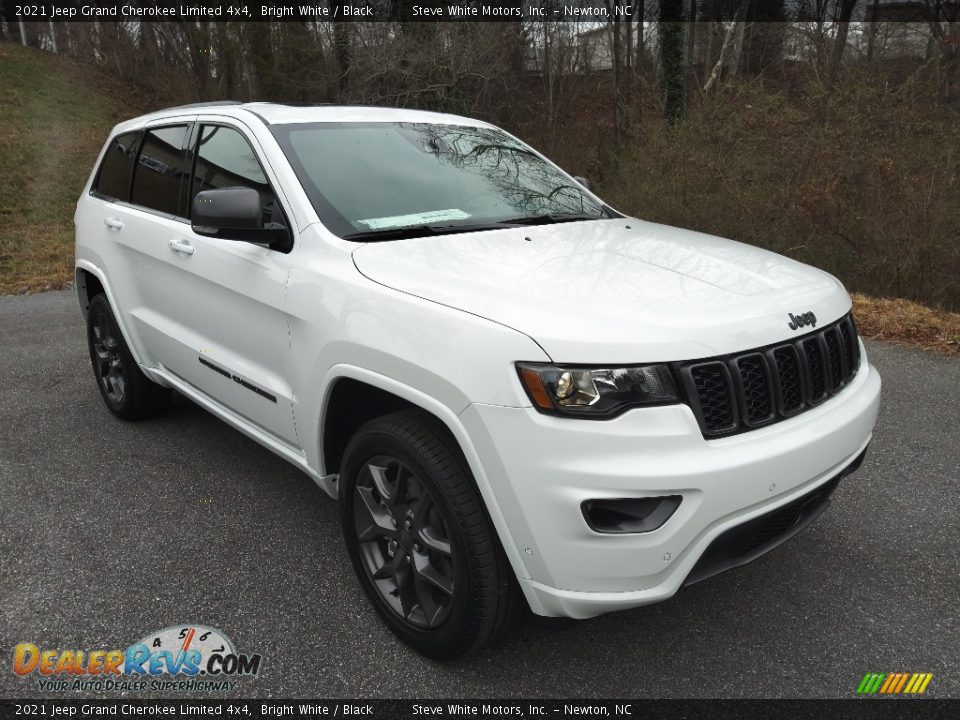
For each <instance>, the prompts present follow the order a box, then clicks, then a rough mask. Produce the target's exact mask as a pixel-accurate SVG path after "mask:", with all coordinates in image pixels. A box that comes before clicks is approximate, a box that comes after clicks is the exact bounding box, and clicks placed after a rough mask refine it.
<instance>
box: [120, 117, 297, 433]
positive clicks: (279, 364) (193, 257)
mask: <svg viewBox="0 0 960 720" xmlns="http://www.w3.org/2000/svg"><path fill="white" fill-rule="evenodd" d="M254 142H255V141H254V139H253V136H252V134H250V133H249V131H248V130H247V129H246V127H245V126H243V125H242V124H241V123H239V122H236V121H229V120H217V121H213V120H209V121H203V120H201V121H199V122H198V123H197V125H196V126H195V127H194V128H193V130H192V132H191V135H190V140H189V152H188V153H187V156H188V162H189V165H190V170H191V173H190V176H189V178H188V180H189V184H188V185H187V186H186V187H185V190H184V192H183V195H182V198H183V199H182V202H183V209H182V212H183V215H184V216H185V217H184V221H183V222H178V223H176V224H175V225H171V226H170V227H169V228H166V230H167V231H168V232H167V235H166V236H165V238H164V240H165V243H164V249H163V253H162V255H163V262H164V266H165V267H164V269H163V271H162V273H161V274H162V277H163V281H162V282H161V283H158V284H155V287H157V289H158V291H159V293H160V295H161V297H152V298H151V306H152V307H153V308H156V309H157V312H158V313H159V314H160V316H161V317H160V318H159V323H158V324H162V326H163V329H162V333H163V334H165V335H166V336H167V339H166V340H165V341H162V345H163V347H164V350H163V357H162V358H161V362H162V363H163V365H164V366H165V367H166V368H167V369H168V370H169V371H170V372H172V373H174V374H176V375H177V376H178V377H180V378H181V379H182V380H184V381H185V382H187V383H189V384H190V385H192V386H193V387H195V388H196V389H198V390H200V391H201V392H203V393H204V394H206V395H208V396H209V397H210V398H212V399H213V400H215V401H217V402H218V403H220V404H221V405H223V406H225V407H227V408H229V409H230V410H232V411H233V412H235V413H237V414H239V415H241V416H243V417H244V418H246V419H247V420H248V421H250V422H252V423H254V424H255V425H257V426H259V427H260V428H261V429H263V430H265V431H267V432H268V433H270V434H271V435H273V436H274V437H275V438H277V439H279V440H281V441H283V442H284V443H285V444H287V445H289V446H291V447H294V448H299V446H300V445H299V441H298V438H297V436H296V428H295V424H294V420H293V402H294V398H293V393H292V390H291V387H290V337H289V330H288V317H287V314H286V313H285V311H284V296H285V290H286V283H287V277H288V276H289V274H290V268H291V260H290V257H291V256H290V254H288V253H284V252H280V251H278V250H274V249H271V248H269V247H264V246H260V245H254V244H251V243H247V242H238V241H232V240H222V239H217V238H209V237H205V236H203V235H198V234H196V233H194V232H193V231H192V229H191V227H190V224H189V221H188V219H187V217H188V216H189V212H190V210H189V208H190V206H191V205H192V201H193V197H194V196H195V195H196V194H197V193H198V192H200V191H201V190H209V189H213V188H220V187H231V186H247V187H252V188H254V189H256V190H257V192H258V193H259V194H260V199H261V204H262V207H263V214H264V222H265V223H274V224H282V225H284V226H285V227H287V228H288V229H289V230H290V231H291V232H292V228H290V225H289V222H288V221H287V218H288V217H290V215H289V212H287V211H285V210H284V208H283V202H282V198H281V197H279V196H278V194H277V192H276V190H275V187H276V184H275V181H273V180H272V179H271V178H270V177H269V175H268V172H269V166H268V165H267V164H266V163H265V162H264V161H263V160H262V155H261V152H260V148H259V146H257V147H256V149H255V146H254ZM133 195H134V197H136V196H137V181H136V179H135V180H134V189H133Z"/></svg>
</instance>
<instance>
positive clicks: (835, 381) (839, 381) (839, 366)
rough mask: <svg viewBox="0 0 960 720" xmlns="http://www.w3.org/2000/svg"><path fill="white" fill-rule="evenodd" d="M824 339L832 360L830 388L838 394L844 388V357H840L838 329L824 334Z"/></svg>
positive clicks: (828, 355)
mask: <svg viewBox="0 0 960 720" xmlns="http://www.w3.org/2000/svg"><path fill="white" fill-rule="evenodd" d="M823 339H824V340H825V341H826V343H827V357H829V358H830V388H831V390H833V392H836V391H837V390H839V389H840V388H841V387H843V356H842V355H840V343H838V342H837V333H836V328H830V329H829V330H828V331H827V332H824V333H823Z"/></svg>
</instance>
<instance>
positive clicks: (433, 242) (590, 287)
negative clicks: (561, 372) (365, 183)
mask: <svg viewBox="0 0 960 720" xmlns="http://www.w3.org/2000/svg"><path fill="white" fill-rule="evenodd" d="M353 258H354V263H355V264H356V266H357V269H358V270H359V271H360V272H361V273H362V274H363V275H365V276H366V277H368V278H369V279H371V280H373V281H375V282H378V283H380V284H382V285H386V286H388V287H391V288H394V289H396V290H400V291H402V292H406V293H411V294H413V295H417V296H419V297H422V298H425V299H427V300H432V301H434V302H437V303H442V304H443V305H448V306H450V307H454V308H458V309H460V310H464V311H466V312H469V313H472V314H474V315H479V316H481V317H484V318H488V319H490V320H493V321H495V322H498V323H501V324H503V325H507V326H509V327H511V328H514V329H515V330H518V331H520V332H522V333H525V334H526V335H528V336H530V337H531V338H532V339H533V340H535V341H536V342H537V343H539V344H540V345H541V347H543V349H544V350H545V351H546V352H547V354H548V355H549V356H550V357H551V358H552V359H553V360H554V362H559V363H584V364H610V363H643V362H654V361H667V360H692V359H696V358H703V357H710V356H713V355H722V354H725V353H729V352H737V351H741V350H746V349H749V348H754V347H760V346H762V345H768V344H770V343H774V342H778V341H781V340H784V339H788V338H790V337H792V336H795V335H800V334H803V333H805V332H809V331H810V330H811V329H812V328H810V327H804V328H798V329H796V330H791V329H790V328H789V327H788V325H789V322H790V319H789V318H788V313H792V314H794V315H798V314H801V313H806V312H813V313H814V314H815V315H816V318H817V326H818V327H819V326H821V325H825V324H827V323H829V322H831V321H833V320H836V319H837V318H839V317H841V316H842V315H843V314H844V313H846V312H847V311H848V310H849V309H850V298H849V296H848V295H847V293H846V292H845V291H844V289H843V287H842V286H841V285H840V283H839V282H838V281H837V280H836V279H835V278H834V277H833V276H831V275H829V274H827V273H825V272H823V271H821V270H817V269H815V268H812V267H810V266H808V265H804V264H802V263H799V262H796V261H794V260H790V259H789V258H786V257H783V256H781V255H777V254H775V253H772V252H768V251H766V250H760V249H758V248H755V247H752V246H750V245H744V244H742V243H738V242H733V241H732V240H724V239H722V238H718V237H713V236H710V235H704V234H702V233H697V232H692V231H689V230H681V229H679V228H673V227H669V226H666V225H657V224H654V223H649V222H644V221H641V220H635V219H632V218H625V219H614V220H595V221H586V222H573V223H560V224H556V225H543V226H533V227H524V228H505V229H503V230H493V231H486V232H470V233H462V234H456V235H440V236H434V237H426V238H417V239H413V240H397V241H391V242H379V243H367V244H365V245H362V246H360V247H358V248H357V249H356V250H354V252H353ZM516 359H517V360H524V359H525V358H516Z"/></svg>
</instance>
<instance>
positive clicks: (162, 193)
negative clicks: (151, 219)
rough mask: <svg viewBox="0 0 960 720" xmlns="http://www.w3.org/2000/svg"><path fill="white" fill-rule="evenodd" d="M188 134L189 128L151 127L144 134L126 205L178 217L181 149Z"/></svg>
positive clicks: (182, 166) (182, 165)
mask: <svg viewBox="0 0 960 720" xmlns="http://www.w3.org/2000/svg"><path fill="white" fill-rule="evenodd" d="M189 133H190V126H189V125H170V126H169V127H162V128H151V129H150V130H147V131H146V132H145V133H144V137H143V145H142V146H141V147H140V154H139V155H138V156H137V162H136V166H135V167H134V171H133V195H132V196H131V198H130V202H132V203H134V204H135V205H142V206H143V207H145V208H149V209H151V210H158V211H159V212H163V213H169V214H170V215H181V214H182V213H181V211H180V188H181V184H182V183H183V182H184V177H186V176H187V169H186V161H185V157H184V155H185V153H184V149H185V148H186V146H187V136H188V135H189Z"/></svg>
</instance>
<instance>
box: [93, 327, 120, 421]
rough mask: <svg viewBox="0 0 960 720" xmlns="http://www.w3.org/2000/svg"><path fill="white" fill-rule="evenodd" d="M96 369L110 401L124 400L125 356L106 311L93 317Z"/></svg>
mask: <svg viewBox="0 0 960 720" xmlns="http://www.w3.org/2000/svg"><path fill="white" fill-rule="evenodd" d="M93 351H94V354H95V355H96V361H95V362H94V369H95V370H96V373H97V379H98V380H99V381H100V384H101V385H102V386H103V391H104V393H106V396H107V398H108V399H109V400H110V402H112V403H115V404H119V403H121V402H123V397H124V392H125V390H126V383H125V380H124V377H123V356H122V355H121V353H120V343H119V342H118V338H117V335H116V331H115V330H114V327H113V323H111V322H110V319H109V318H108V317H107V316H106V315H105V314H104V313H97V314H96V315H95V316H94V318H93Z"/></svg>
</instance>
